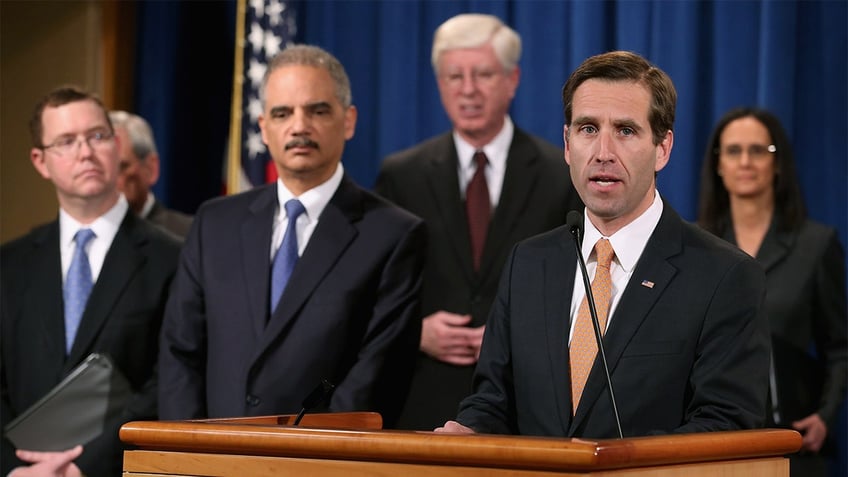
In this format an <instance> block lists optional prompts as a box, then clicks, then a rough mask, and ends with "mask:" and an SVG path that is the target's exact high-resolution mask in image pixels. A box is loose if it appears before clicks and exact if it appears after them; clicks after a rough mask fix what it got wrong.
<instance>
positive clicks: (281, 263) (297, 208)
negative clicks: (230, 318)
mask: <svg viewBox="0 0 848 477" xmlns="http://www.w3.org/2000/svg"><path fill="white" fill-rule="evenodd" d="M285 209H286V216H288V218H289V225H288V226H287V227H286V234H285V235H284V236H283V244H282V245H280V248H279V249H277V253H276V254H275V255H274V265H273V267H272V269H271V314H273V313H274V310H276V309H277V304H278V303H279V302H280V297H281V296H282V295H283V290H285V289H286V283H288V281H289V277H290V276H291V274H292V270H294V265H295V264H296V263H297V258H298V255H297V227H296V224H297V218H298V217H300V214H302V213H304V212H305V211H306V209H304V208H303V204H301V203H300V201H299V200H297V199H291V200H289V201H288V202H286V204H285Z"/></svg>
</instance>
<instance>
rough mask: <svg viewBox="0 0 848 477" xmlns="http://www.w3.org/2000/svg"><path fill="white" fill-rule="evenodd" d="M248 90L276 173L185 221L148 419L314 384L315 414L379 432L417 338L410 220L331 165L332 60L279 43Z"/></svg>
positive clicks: (335, 145)
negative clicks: (375, 415)
mask: <svg viewBox="0 0 848 477" xmlns="http://www.w3.org/2000/svg"><path fill="white" fill-rule="evenodd" d="M260 99H261V100H262V103H263V113H262V115H261V116H260V118H259V126H260V128H261V131H262V139H263V141H264V142H265V144H266V145H267V146H268V150H269V152H270V155H271V158H272V159H273V161H274V165H275V167H276V169H277V173H278V175H279V179H278V180H277V181H276V183H274V184H270V185H267V186H263V187H258V188H256V189H253V190H251V191H248V192H245V193H242V194H239V195H236V196H232V197H225V198H218V199H213V200H211V201H209V202H207V203H205V204H203V205H202V206H201V207H200V209H199V210H198V212H197V214H196V215H195V222H194V226H193V228H192V231H191V232H190V233H189V236H188V237H187V239H186V244H185V248H184V251H183V254H182V258H181V262H180V266H179V270H178V272H177V277H176V279H175V284H174V287H173V291H172V295H171V299H170V301H169V302H168V308H167V312H166V315H165V323H164V325H163V330H162V347H161V354H160V368H159V370H160V383H161V384H160V387H159V391H160V392H159V398H160V399H159V411H160V417H161V418H162V419H188V418H203V417H227V416H255V415H268V414H281V413H282V414H285V413H297V412H298V411H300V410H301V406H302V403H303V401H304V398H305V397H306V396H307V395H308V394H309V393H310V392H311V391H312V390H313V389H314V388H316V386H318V385H320V384H321V383H322V380H327V381H329V382H330V383H331V384H334V385H335V391H334V393H333V394H332V396H331V397H330V398H329V400H328V401H327V403H326V409H328V410H330V411H359V410H363V411H364V410H370V411H378V412H380V413H381V414H382V415H383V419H384V423H385V424H386V425H387V426H391V425H392V423H393V422H394V419H395V418H396V417H397V414H398V412H399V406H400V405H401V403H402V402H403V399H404V398H405V396H406V392H407V390H408V387H409V379H410V378H409V377H410V375H411V373H412V367H413V364H414V359H415V353H416V350H417V344H418V339H419V335H420V332H421V320H420V317H419V314H418V304H419V303H418V291H419V288H420V283H421V269H422V266H423V261H424V253H425V251H426V244H425V236H424V227H423V223H422V221H421V220H420V219H418V218H417V217H414V216H413V215H411V214H409V213H408V212H405V211H403V210H402V209H400V208H398V207H396V206H394V205H391V204H390V203H389V202H387V201H385V200H383V199H381V198H379V197H377V196H376V195H374V194H372V193H370V192H368V191H366V190H364V189H362V188H361V187H359V186H358V185H356V184H355V183H354V182H353V181H352V180H351V179H350V178H349V177H347V175H346V174H345V172H344V167H343V166H342V164H341V159H342V152H343V150H344V146H345V142H346V141H347V140H348V139H350V138H352V137H353V134H354V129H355V126H356V115H357V111H356V108H355V107H354V106H353V105H352V104H351V92H350V83H349V80H348V77H347V74H346V73H345V71H344V68H343V67H342V65H341V64H340V63H339V61H338V60H337V59H336V58H335V57H333V56H332V55H330V54H329V53H327V52H326V51H324V50H322V49H320V48H317V47H313V46H305V45H298V46H291V47H288V48H286V49H285V50H283V51H282V52H280V53H279V54H277V55H276V56H275V57H274V58H273V59H272V60H271V61H270V62H269V64H268V68H267V71H266V73H265V76H264V79H263V83H262V88H261V98H260Z"/></svg>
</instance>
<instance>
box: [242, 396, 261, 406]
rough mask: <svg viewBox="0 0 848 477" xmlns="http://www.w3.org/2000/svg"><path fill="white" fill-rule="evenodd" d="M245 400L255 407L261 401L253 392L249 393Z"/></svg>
mask: <svg viewBox="0 0 848 477" xmlns="http://www.w3.org/2000/svg"><path fill="white" fill-rule="evenodd" d="M245 401H246V402H247V405H248V406H253V407H256V406H258V405H259V402H260V400H259V398H258V397H256V396H254V395H252V394H248V395H247V398H245Z"/></svg>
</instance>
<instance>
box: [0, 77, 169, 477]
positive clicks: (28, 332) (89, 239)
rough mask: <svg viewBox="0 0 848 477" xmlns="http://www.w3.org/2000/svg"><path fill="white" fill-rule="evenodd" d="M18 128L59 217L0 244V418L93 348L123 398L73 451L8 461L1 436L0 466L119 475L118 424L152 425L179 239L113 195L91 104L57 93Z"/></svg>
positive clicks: (105, 124) (104, 123) (108, 140)
mask: <svg viewBox="0 0 848 477" xmlns="http://www.w3.org/2000/svg"><path fill="white" fill-rule="evenodd" d="M30 133H31V135H32V141H33V147H32V150H31V151H30V160H31V161H32V164H33V166H35V169H36V170H37V171H38V173H39V174H41V176H42V177H44V178H45V179H48V180H50V181H51V182H52V183H53V185H54V187H55V189H56V197H57V199H58V202H59V217H58V218H57V219H56V220H54V221H53V222H50V223H48V224H46V225H42V226H40V227H37V228H35V229H34V230H33V231H32V232H30V233H29V234H27V235H25V236H24V237H21V238H19V239H16V240H14V241H12V242H10V243H7V244H4V245H3V246H2V247H0V276H2V282H0V304H2V313H1V314H0V342H1V343H2V347H0V350H2V358H0V404H2V418H0V419H1V420H2V422H3V424H7V423H8V422H9V421H11V420H12V419H13V418H15V417H17V416H18V415H20V414H21V413H22V412H24V411H25V410H26V409H27V408H28V407H29V406H31V405H32V404H34V403H35V402H36V401H37V400H39V399H40V398H41V397H42V396H44V395H45V394H47V392H49V391H50V390H51V389H52V388H53V387H54V386H55V385H56V384H58V383H59V381H61V380H62V378H63V377H65V376H66V375H68V373H70V372H71V370H73V368H74V367H76V366H77V365H78V364H80V363H81V362H83V360H85V358H86V357H87V356H88V355H89V354H90V353H94V352H97V353H102V354H106V355H108V356H109V357H110V358H111V359H112V361H113V362H114V364H115V366H116V367H117V369H119V370H120V371H121V372H122V374H123V375H124V376H125V377H126V378H127V380H128V381H129V383H130V385H131V387H132V395H131V396H130V398H129V399H128V401H127V402H126V404H125V406H123V407H122V408H120V409H119V412H118V413H117V414H110V415H109V417H107V420H106V422H105V424H104V428H103V431H102V433H101V434H100V436H99V437H96V438H94V439H93V440H92V441H91V442H80V443H79V444H84V447H83V448H80V447H76V448H74V449H71V450H69V451H67V452H65V453H52V452H48V453H43V452H26V451H24V450H18V452H17V455H16V454H15V453H14V448H13V446H12V444H11V442H9V441H8V440H7V439H5V438H4V439H3V441H2V448H3V454H2V458H0V464H2V466H0V469H2V475H7V474H8V473H9V471H10V470H11V469H12V468H13V467H16V466H21V464H22V461H24V462H30V463H34V465H32V466H29V467H23V466H22V467H18V468H17V469H16V470H14V471H13V472H12V474H11V475H14V476H21V477H23V476H25V475H67V476H72V475H80V472H82V473H83V474H85V475H91V476H101V475H120V473H121V467H122V466H121V463H122V457H123V446H122V445H121V441H120V439H119V438H118V429H119V428H120V426H121V425H122V424H124V423H126V422H127V421H132V420H143V419H155V418H156V373H155V371H154V370H155V368H156V358H157V353H158V344H159V328H160V325H161V323H162V315H163V313H164V310H165V302H166V299H167V296H168V289H169V287H170V284H171V279H172V278H173V276H174V272H175V270H176V268H177V261H178V255H179V247H180V244H179V242H178V240H177V239H176V238H175V237H173V236H172V235H171V234H168V233H167V232H165V231H163V230H160V229H159V228H158V227H156V226H155V225H152V224H150V223H148V222H147V221H145V220H143V219H141V218H138V217H137V216H136V215H135V214H134V213H133V212H132V210H131V209H130V207H129V205H128V203H127V200H126V198H125V197H124V196H123V195H122V194H121V192H120V191H119V190H118V161H119V160H118V151H119V149H120V143H119V142H120V140H119V139H118V138H117V137H116V136H115V131H114V129H113V127H112V124H111V122H110V121H109V117H108V115H107V113H106V110H105V109H104V107H103V104H102V103H101V101H100V99H98V98H97V97H95V96H94V95H92V94H90V93H87V92H85V91H81V90H79V89H77V88H73V87H61V88H57V89H55V90H53V91H51V92H50V93H48V94H47V95H46V96H45V97H44V98H43V99H42V100H41V101H40V102H39V103H38V104H37V105H36V107H35V109H34V113H33V115H32V119H31V120H30ZM43 432H44V434H45V435H49V434H50V432H51V429H44V430H43ZM29 450H36V449H29Z"/></svg>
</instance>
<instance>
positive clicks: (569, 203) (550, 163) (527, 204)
mask: <svg viewBox="0 0 848 477" xmlns="http://www.w3.org/2000/svg"><path fill="white" fill-rule="evenodd" d="M458 162H459V160H458V158H457V154H456V147H455V145H454V141H453V137H452V135H451V133H445V134H442V135H440V136H437V137H434V138H432V139H429V140H427V141H425V142H423V143H421V144H418V145H416V146H414V147H412V148H410V149H407V150H405V151H401V152H398V153H395V154H393V155H391V156H389V157H387V158H386V159H385V161H383V164H382V166H381V169H380V174H379V176H378V177H377V182H376V191H377V192H378V193H379V194H380V195H382V196H383V197H386V198H387V199H389V200H391V201H392V202H394V203H395V204H397V205H399V206H401V207H403V208H405V209H406V210H409V211H410V212H412V213H413V214H415V215H417V216H419V217H421V218H423V219H424V221H425V222H426V223H427V232H428V239H429V240H428V256H427V263H426V265H425V269H424V283H423V285H422V289H421V308H422V310H421V311H422V315H423V316H427V315H430V314H432V313H434V312H436V311H439V310H445V311H449V312H452V313H459V314H471V316H472V322H471V325H470V326H475V327H476V326H480V325H483V324H484V323H486V318H487V317H488V316H489V309H490V307H491V305H492V300H493V299H494V297H495V291H496V290H497V284H498V278H499V277H500V274H501V270H502V269H503V265H504V262H505V261H506V257H507V255H508V253H509V250H510V249H511V248H512V246H513V245H515V243H516V242H518V241H519V240H522V239H525V238H527V237H530V236H532V235H535V234H539V233H542V232H544V231H547V230H550V229H552V228H554V227H557V226H559V225H562V224H564V223H565V217H566V215H567V214H568V211H569V210H571V209H576V210H582V209H583V205H582V203H581V202H580V199H579V197H578V196H577V193H576V192H575V191H574V189H573V187H572V185H571V178H570V176H569V172H568V165H567V164H566V162H565V159H564V158H563V152H562V149H559V148H557V147H555V146H553V145H552V144H549V143H547V142H545V141H543V140H542V139H539V138H537V137H534V136H531V135H529V134H527V133H525V132H524V131H522V130H520V129H518V128H515V133H514V136H513V139H512V144H511V145H510V149H509V154H508V157H507V164H506V173H505V176H504V182H503V188H502V190H501V196H500V199H499V201H498V207H497V209H496V210H495V211H494V214H493V216H492V221H491V224H490V226H489V232H488V235H487V240H486V244H485V247H484V250H483V257H482V262H481V266H480V270H479V272H476V273H475V271H474V268H473V266H472V259H471V244H470V240H469V236H468V221H467V219H466V216H465V205H464V200H463V199H462V198H461V196H460V188H459V180H458V177H457V174H458V172H457V170H458ZM473 371H474V367H473V366H464V367H460V366H453V365H450V364H446V363H443V362H440V361H437V360H435V359H432V358H430V357H429V356H427V355H425V354H424V353H419V358H418V363H417V368H416V371H415V378H414V381H413V385H412V390H411V391H410V393H409V398H408V401H407V403H406V406H405V409H404V412H403V414H402V416H401V421H400V423H399V426H400V427H402V428H408V429H424V430H432V429H433V428H434V427H436V426H439V425H442V424H443V423H444V422H445V421H446V420H447V419H453V418H454V417H455V416H456V410H457V407H458V405H459V401H461V400H462V398H464V397H465V396H467V395H468V394H469V393H470V392H471V376H472V373H473Z"/></svg>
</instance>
